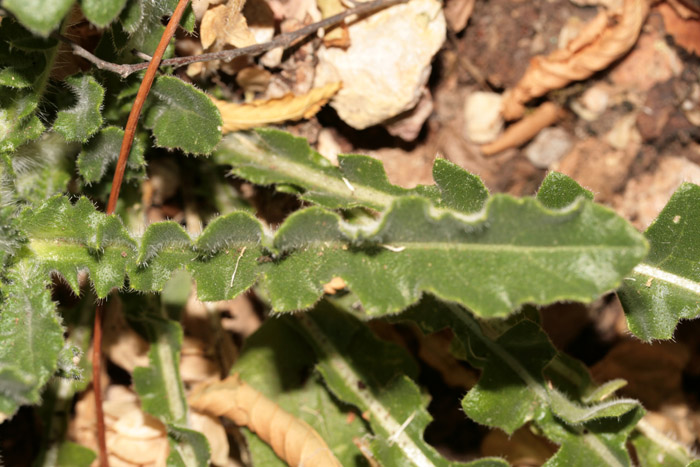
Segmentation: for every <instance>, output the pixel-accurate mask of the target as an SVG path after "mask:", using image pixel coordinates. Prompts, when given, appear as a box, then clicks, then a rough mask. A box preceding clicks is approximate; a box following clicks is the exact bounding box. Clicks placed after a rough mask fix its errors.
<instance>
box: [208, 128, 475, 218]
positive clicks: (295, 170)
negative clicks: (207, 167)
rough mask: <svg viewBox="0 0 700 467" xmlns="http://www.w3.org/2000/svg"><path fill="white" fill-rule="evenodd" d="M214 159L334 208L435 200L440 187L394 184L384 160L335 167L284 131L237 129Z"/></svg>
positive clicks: (348, 158) (351, 159)
mask: <svg viewBox="0 0 700 467" xmlns="http://www.w3.org/2000/svg"><path fill="white" fill-rule="evenodd" d="M214 157H215V159H216V161H217V162H218V163H220V164H228V165H232V166H233V168H232V173H234V174H236V175H239V176H241V177H243V178H245V179H247V180H250V181H251V182H253V183H257V184H259V185H270V184H273V183H274V184H278V185H292V186H294V187H296V188H297V189H298V190H301V191H302V192H303V194H302V195H301V197H302V199H305V200H308V201H312V202H314V203H318V204H320V205H323V206H326V207H329V208H333V209H335V208H349V207H354V206H365V207H370V208H373V209H378V210H381V209H383V208H386V207H389V205H390V204H391V203H392V201H393V200H394V199H395V198H397V197H399V196H407V195H424V196H427V197H430V198H431V199H435V200H437V198H438V196H439V195H438V192H437V189H436V188H435V187H425V186H419V187H416V188H414V189H411V190H407V189H404V188H400V187H398V186H395V185H392V184H391V183H389V179H388V178H387V175H386V172H384V167H383V166H382V164H381V162H379V161H377V160H376V159H373V158H371V157H367V156H360V155H345V156H339V157H338V163H339V167H335V166H333V165H332V164H331V163H330V162H329V161H328V160H327V159H325V158H324V157H323V156H321V155H320V154H319V153H317V152H316V151H314V150H313V149H311V147H310V146H309V143H308V142H307V141H306V140H305V139H303V138H297V137H294V136H292V135H290V134H289V133H285V132H282V131H279V130H272V129H259V130H257V131H255V132H239V133H232V134H230V135H228V136H226V137H225V138H223V140H222V142H221V144H220V145H219V147H218V148H217V150H216V152H215V153H214ZM441 164H442V163H441ZM446 171H447V170H446ZM463 173H466V172H463ZM448 178H449V176H448ZM462 178H464V177H462Z"/></svg>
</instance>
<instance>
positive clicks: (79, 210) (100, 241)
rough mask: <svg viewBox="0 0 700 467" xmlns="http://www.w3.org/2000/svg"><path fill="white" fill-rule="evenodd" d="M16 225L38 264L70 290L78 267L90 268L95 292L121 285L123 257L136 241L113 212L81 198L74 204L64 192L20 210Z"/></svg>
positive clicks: (129, 254) (130, 253) (76, 288)
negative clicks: (107, 213) (55, 274)
mask: <svg viewBox="0 0 700 467" xmlns="http://www.w3.org/2000/svg"><path fill="white" fill-rule="evenodd" d="M21 226H22V230H23V231H25V232H26V234H27V236H28V237H29V238H30V241H29V248H30V250H31V251H32V252H33V254H34V255H36V257H37V258H41V262H42V266H43V267H44V268H45V269H46V270H47V271H57V272H59V273H60V274H61V275H62V276H63V277H64V278H65V279H66V281H67V282H68V284H70V286H71V287H72V289H73V291H74V292H75V293H76V294H78V293H79V289H80V287H79V285H78V273H79V272H80V271H82V270H87V271H88V272H89V273H90V277H91V279H92V281H93V283H94V285H95V291H96V292H97V295H98V297H105V296H106V295H107V294H108V293H109V291H110V290H111V289H112V288H115V287H116V288H120V287H122V286H123V285H124V276H125V273H126V261H127V259H128V258H129V257H133V256H135V254H134V253H135V249H136V243H135V242H134V240H132V239H131V237H129V236H128V234H127V233H126V229H124V226H123V225H122V223H121V221H120V220H119V218H118V217H116V216H114V215H112V216H105V215H104V214H102V213H99V212H97V210H96V209H95V207H94V206H93V205H92V203H91V202H90V201H88V200H87V198H80V199H79V200H78V202H77V203H76V204H75V206H73V205H71V204H70V202H69V201H68V200H67V199H66V198H64V197H60V196H56V197H54V198H51V199H49V200H48V201H47V202H46V203H44V205H42V206H41V207H40V208H38V209H36V210H33V209H28V210H26V211H25V212H24V213H23V215H22V219H21Z"/></svg>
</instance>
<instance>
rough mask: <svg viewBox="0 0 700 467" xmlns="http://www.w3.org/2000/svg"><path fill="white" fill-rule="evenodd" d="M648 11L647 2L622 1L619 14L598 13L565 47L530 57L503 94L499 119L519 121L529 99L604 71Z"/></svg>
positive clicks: (624, 48) (631, 42) (634, 38)
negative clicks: (510, 87) (502, 117)
mask: <svg viewBox="0 0 700 467" xmlns="http://www.w3.org/2000/svg"><path fill="white" fill-rule="evenodd" d="M648 12H649V1H648V0H625V1H624V4H623V8H622V12H621V13H605V12H602V13H600V14H599V15H598V16H597V17H596V18H595V19H593V21H591V22H590V23H589V24H588V25H587V26H586V27H585V28H584V29H583V31H581V34H580V35H579V36H578V37H577V38H576V39H575V40H573V41H572V42H571V43H570V44H568V45H567V46H566V48H563V49H559V50H556V51H555V52H553V53H551V54H550V55H548V56H546V57H543V56H537V57H534V58H533V59H532V60H531V62H530V66H529V67H528V69H527V71H526V72H525V75H524V76H523V77H522V78H521V79H520V81H519V82H518V84H517V85H516V86H515V87H514V88H513V89H511V90H509V91H507V92H506V93H505V95H504V100H503V116H504V117H505V118H506V119H507V120H515V119H517V118H520V117H521V116H522V114H523V112H524V110H525V109H524V106H523V105H524V104H525V103H526V102H528V101H529V100H530V99H533V98H535V97H539V96H543V95H544V94H546V93H547V92H549V91H551V90H554V89H560V88H563V87H564V86H566V85H567V84H569V83H571V82H573V81H580V80H583V79H586V78H588V77H590V76H591V75H593V74H594V73H596V72H598V71H600V70H603V69H605V68H607V67H608V66H609V65H610V64H611V63H613V62H614V61H615V60H617V59H619V58H620V57H622V56H623V55H625V54H626V53H627V52H628V51H629V50H630V49H631V48H632V46H633V45H634V43H635V42H636V41H637V38H638V37H639V33H640V31H641V29H642V25H643V24H644V21H645V19H646V17H647V13H648Z"/></svg>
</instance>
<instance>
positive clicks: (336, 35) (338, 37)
mask: <svg viewBox="0 0 700 467" xmlns="http://www.w3.org/2000/svg"><path fill="white" fill-rule="evenodd" d="M316 4H317V5H318V9H319V10H321V15H322V16H323V17H324V18H328V17H330V16H333V15H337V14H338V13H342V12H343V11H344V10H345V6H343V2H342V1H341V0H316ZM323 44H324V45H325V46H326V47H342V48H347V47H350V33H349V32H348V28H347V26H346V25H345V24H344V23H341V24H340V25H339V26H337V27H334V28H332V29H331V30H329V31H327V32H326V34H325V35H324V36H323Z"/></svg>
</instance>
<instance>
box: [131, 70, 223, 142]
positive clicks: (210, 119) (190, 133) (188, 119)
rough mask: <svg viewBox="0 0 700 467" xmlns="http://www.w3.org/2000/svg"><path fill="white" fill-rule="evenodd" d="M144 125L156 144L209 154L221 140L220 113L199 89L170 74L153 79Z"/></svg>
mask: <svg viewBox="0 0 700 467" xmlns="http://www.w3.org/2000/svg"><path fill="white" fill-rule="evenodd" d="M150 96H151V97H150V98H149V99H150V105H149V106H148V107H147V108H146V109H145V119H144V125H145V126H146V127H147V128H151V129H152V130H153V135H154V137H155V142H156V145H157V146H160V147H165V148H171V149H182V150H183V151H185V152H189V153H192V154H209V153H211V151H212V150H213V149H214V147H215V146H216V145H217V143H218V142H219V140H220V139H221V125H222V122H221V115H220V114H219V110H218V109H217V108H216V106H215V105H214V104H213V103H212V101H211V100H210V99H209V98H208V97H207V96H206V94H204V93H203V92H202V91H199V90H197V89H196V88H195V87H194V86H192V85H190V84H186V83H184V82H183V81H182V80H179V79H177V78H174V77H172V76H161V77H159V78H158V79H156V81H155V83H154V85H153V88H152V89H151V93H150Z"/></svg>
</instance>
